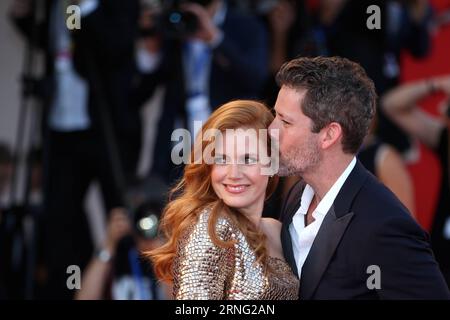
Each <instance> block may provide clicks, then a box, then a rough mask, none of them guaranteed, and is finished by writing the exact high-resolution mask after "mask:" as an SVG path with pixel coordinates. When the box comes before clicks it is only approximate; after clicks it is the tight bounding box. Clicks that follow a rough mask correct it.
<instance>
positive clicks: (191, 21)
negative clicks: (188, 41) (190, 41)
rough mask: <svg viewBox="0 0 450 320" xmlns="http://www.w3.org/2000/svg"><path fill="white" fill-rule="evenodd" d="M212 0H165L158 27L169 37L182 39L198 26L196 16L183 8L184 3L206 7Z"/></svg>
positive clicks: (195, 30)
mask: <svg viewBox="0 0 450 320" xmlns="http://www.w3.org/2000/svg"><path fill="white" fill-rule="evenodd" d="M211 2H213V0H178V1H166V3H165V6H164V7H163V11H162V13H161V15H160V17H159V23H158V25H159V27H160V28H161V31H162V33H163V34H164V35H165V36H167V37H170V38H175V39H184V38H186V37H188V36H190V35H193V34H194V33H196V32H197V31H198V28H199V26H200V24H199V21H198V17H197V16H196V15H195V14H194V13H192V12H188V11H185V10H183V5H184V4H186V3H196V4H199V5H201V6H203V7H207V6H208V5H209V4H211Z"/></svg>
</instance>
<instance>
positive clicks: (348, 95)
mask: <svg viewBox="0 0 450 320" xmlns="http://www.w3.org/2000/svg"><path fill="white" fill-rule="evenodd" d="M276 80H277V83H278V85H279V86H280V87H281V86H287V87H289V88H292V89H296V90H302V89H303V90H306V94H305V96H304V98H303V102H302V112H303V113H304V114H305V115H306V116H307V117H309V118H311V120H312V121H313V127H312V128H311V131H312V132H315V133H317V132H319V131H320V130H321V129H323V128H324V127H325V126H327V125H328V124H330V123H332V122H337V123H339V124H340V125H341V127H342V129H343V138H342V145H343V151H344V152H346V153H352V154H356V153H357V152H358V149H359V148H360V146H361V144H362V142H363V139H364V137H365V136H366V135H367V133H368V131H369V127H370V123H371V121H372V119H373V117H374V115H375V110H376V100H377V94H376V91H375V86H374V84H373V81H372V80H371V79H370V78H369V77H368V76H367V74H366V72H365V71H364V69H363V68H362V67H361V66H360V65H359V64H357V63H355V62H352V61H350V60H348V59H345V58H341V57H315V58H297V59H294V60H291V61H289V62H286V63H285V64H283V66H282V67H281V69H280V71H279V72H278V74H277V76H276Z"/></svg>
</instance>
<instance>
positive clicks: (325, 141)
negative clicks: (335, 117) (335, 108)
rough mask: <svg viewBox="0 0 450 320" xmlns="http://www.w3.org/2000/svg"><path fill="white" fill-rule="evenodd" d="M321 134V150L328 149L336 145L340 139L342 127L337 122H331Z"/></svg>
mask: <svg viewBox="0 0 450 320" xmlns="http://www.w3.org/2000/svg"><path fill="white" fill-rule="evenodd" d="M321 131H322V134H321V144H322V149H328V148H330V147H332V146H334V145H335V144H336V143H338V142H339V141H340V140H341V138H342V134H343V131H342V127H341V125H340V124H339V123H337V122H332V123H330V124H329V125H327V126H326V127H325V128H323V129H322V130H321Z"/></svg>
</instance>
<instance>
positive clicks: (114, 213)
mask: <svg viewBox="0 0 450 320" xmlns="http://www.w3.org/2000/svg"><path fill="white" fill-rule="evenodd" d="M131 230H132V229H131V222H130V219H129V217H128V215H127V213H126V211H125V209H124V208H114V209H112V210H111V213H110V215H109V221H108V225H107V227H106V240H105V246H104V247H105V249H107V250H108V251H109V252H110V253H111V254H113V253H114V252H115V250H116V247H117V244H118V243H119V241H120V239H122V238H123V237H124V236H126V235H128V234H130V233H131Z"/></svg>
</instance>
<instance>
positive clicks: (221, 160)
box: [214, 157, 227, 164]
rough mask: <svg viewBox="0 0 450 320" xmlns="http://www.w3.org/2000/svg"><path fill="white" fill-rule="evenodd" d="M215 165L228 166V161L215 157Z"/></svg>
mask: <svg viewBox="0 0 450 320" xmlns="http://www.w3.org/2000/svg"><path fill="white" fill-rule="evenodd" d="M214 163H215V164H226V163H227V159H225V157H215V158H214Z"/></svg>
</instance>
